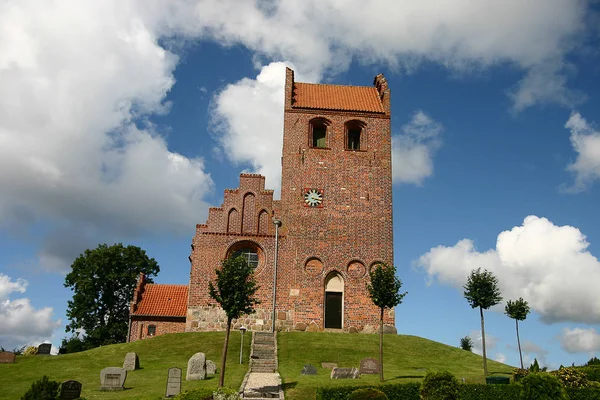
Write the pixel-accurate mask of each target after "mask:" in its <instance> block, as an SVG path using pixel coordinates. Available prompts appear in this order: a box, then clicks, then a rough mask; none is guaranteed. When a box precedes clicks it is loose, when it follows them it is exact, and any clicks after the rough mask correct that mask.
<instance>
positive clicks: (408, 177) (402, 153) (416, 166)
mask: <svg viewBox="0 0 600 400" xmlns="http://www.w3.org/2000/svg"><path fill="white" fill-rule="evenodd" d="M443 130H444V127H443V126H442V124H440V123H438V122H436V121H435V120H433V119H432V118H431V117H429V116H428V115H427V114H425V113H424V112H423V111H421V110H419V111H417V112H415V113H414V115H413V117H412V119H411V120H410V122H408V123H407V124H405V125H404V126H402V132H403V133H402V134H401V135H393V136H392V178H393V181H394V183H412V184H416V185H421V184H422V183H423V180H424V179H425V178H427V177H429V176H431V175H432V174H433V156H434V155H435V152H436V151H437V149H438V148H439V147H440V145H441V139H440V135H441V133H442V132H443Z"/></svg>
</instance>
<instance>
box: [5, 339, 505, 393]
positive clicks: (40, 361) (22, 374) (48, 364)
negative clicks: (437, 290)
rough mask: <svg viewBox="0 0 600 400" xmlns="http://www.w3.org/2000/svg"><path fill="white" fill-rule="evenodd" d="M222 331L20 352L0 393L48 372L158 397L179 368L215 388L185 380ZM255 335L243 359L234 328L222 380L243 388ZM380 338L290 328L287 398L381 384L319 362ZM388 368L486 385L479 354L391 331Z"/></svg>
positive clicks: (494, 366) (370, 349)
mask: <svg viewBox="0 0 600 400" xmlns="http://www.w3.org/2000/svg"><path fill="white" fill-rule="evenodd" d="M223 339H224V333H223V332H206V333H178V334H172V335H163V336H158V337H155V338H152V339H148V340H143V341H138V342H134V343H124V344H118V345H112V346H105V347H100V348H97V349H93V350H89V351H85V352H82V353H75V354H65V355H61V356H35V357H17V362H16V363H15V364H0V388H2V391H1V394H0V397H1V398H6V399H19V398H20V397H21V396H22V395H23V394H24V393H25V392H26V391H27V390H28V388H29V386H30V385H31V383H32V382H34V381H35V380H37V379H39V378H41V377H42V375H44V374H45V375H48V376H49V377H50V378H51V379H54V380H57V381H64V380H68V379H76V380H79V381H80V382H82V383H83V392H82V396H83V397H85V398H86V399H88V400H93V399H109V400H110V399H148V400H150V399H152V400H155V399H159V398H162V397H163V396H164V393H165V387H166V381H167V370H168V369H169V368H170V367H179V368H181V369H182V370H183V371H182V372H183V376H184V379H183V381H182V390H189V389H195V388H200V387H216V386H217V383H218V377H215V378H211V379H208V380H205V381H194V382H186V381H185V372H186V368H187V361H188V359H189V358H190V357H191V356H192V355H193V354H194V353H196V352H199V351H201V352H204V353H205V354H206V356H207V358H208V359H211V360H213V361H214V362H215V363H217V366H219V365H220V360H221V350H222V347H223ZM249 339H250V335H246V337H245V340H244V357H245V361H244V364H242V365H240V364H239V348H240V335H239V333H237V332H233V333H232V335H231V341H230V346H229V353H228V357H227V358H228V363H227V374H226V379H225V385H226V386H230V387H233V388H236V389H237V388H238V387H239V386H240V384H241V382H242V379H243V377H244V374H245V373H246V370H247V367H248V364H247V360H248V356H249V354H250V340H249ZM378 340H379V338H378V336H377V335H360V334H356V335H350V334H339V333H320V332H315V333H311V332H289V333H288V332H285V333H279V334H278V356H279V372H280V373H281V375H282V377H283V380H284V385H285V389H286V398H287V399H290V400H294V399H310V398H314V396H315V392H316V388H317V387H318V386H332V385H348V384H350V385H357V384H365V385H366V384H377V383H378V381H379V378H378V376H375V375H363V376H362V377H361V378H360V379H358V380H330V379H329V373H330V371H329V370H326V369H323V368H321V362H335V363H338V365H339V366H340V367H357V366H358V365H359V362H360V360H361V358H364V357H375V358H377V354H378V349H379V347H378V346H379V342H378ZM129 351H135V352H136V353H137V354H138V356H139V357H140V366H141V368H142V369H140V370H137V371H130V372H129V373H128V375H127V381H126V382H125V387H126V388H127V390H125V391H122V392H113V393H111V392H100V391H99V390H98V389H99V387H100V370H101V369H103V368H105V367H110V366H118V367H120V366H122V365H123V359H124V358H125V354H126V353H127V352H129ZM384 351H385V355H384V372H385V378H386V383H395V382H408V381H415V380H420V379H422V377H423V376H424V375H425V372H426V369H437V370H448V371H450V372H452V373H453V374H455V375H456V376H457V377H458V378H459V379H460V378H463V377H464V378H465V379H466V380H467V381H468V382H483V371H482V370H483V367H482V360H481V357H479V356H478V355H476V354H473V353H470V352H466V351H464V350H460V349H458V348H454V347H451V346H447V345H444V344H441V343H437V342H433V341H431V340H427V339H423V338H420V337H416V336H405V335H398V336H394V335H386V336H385V338H384ZM305 364H312V365H314V366H315V367H317V369H318V375H316V376H306V375H301V374H300V371H301V370H302V367H303V366H304V365H305ZM488 369H489V371H490V372H491V373H493V374H509V373H510V372H511V370H512V367H510V366H507V365H504V364H500V363H497V362H494V361H489V360H488Z"/></svg>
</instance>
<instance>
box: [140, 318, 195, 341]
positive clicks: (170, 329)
mask: <svg viewBox="0 0 600 400" xmlns="http://www.w3.org/2000/svg"><path fill="white" fill-rule="evenodd" d="M150 325H154V326H155V327H156V331H155V333H154V335H148V326H150ZM178 332H185V318H182V317H133V318H132V321H131V326H130V331H129V341H130V342H133V341H135V340H139V339H147V338H150V337H153V336H159V335H164V334H165V333H178Z"/></svg>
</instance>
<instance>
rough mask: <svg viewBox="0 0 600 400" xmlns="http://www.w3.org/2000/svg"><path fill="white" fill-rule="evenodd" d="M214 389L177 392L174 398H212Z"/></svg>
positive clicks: (195, 399)
mask: <svg viewBox="0 0 600 400" xmlns="http://www.w3.org/2000/svg"><path fill="white" fill-rule="evenodd" d="M213 391H214V389H206V388H205V389H196V390H186V391H185V392H181V393H179V394H178V395H177V396H176V397H175V399H176V400H212V398H213Z"/></svg>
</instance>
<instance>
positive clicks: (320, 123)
mask: <svg viewBox="0 0 600 400" xmlns="http://www.w3.org/2000/svg"><path fill="white" fill-rule="evenodd" d="M329 125H330V122H329V120H327V119H325V118H314V119H312V120H311V121H310V129H309V131H310V140H309V141H310V143H309V144H310V147H313V148H317V149H326V148H327V147H328V146H327V142H328V137H327V130H328V127H329Z"/></svg>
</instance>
